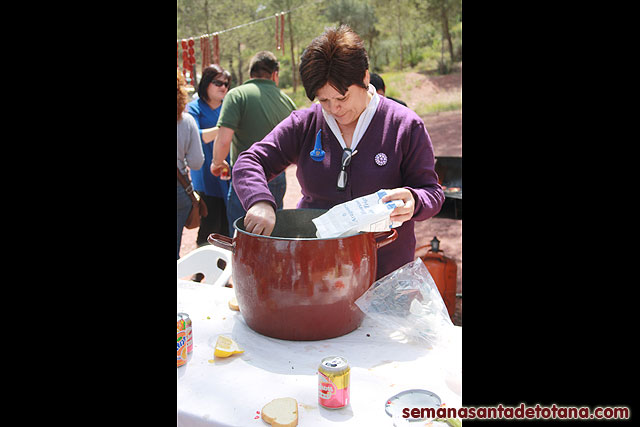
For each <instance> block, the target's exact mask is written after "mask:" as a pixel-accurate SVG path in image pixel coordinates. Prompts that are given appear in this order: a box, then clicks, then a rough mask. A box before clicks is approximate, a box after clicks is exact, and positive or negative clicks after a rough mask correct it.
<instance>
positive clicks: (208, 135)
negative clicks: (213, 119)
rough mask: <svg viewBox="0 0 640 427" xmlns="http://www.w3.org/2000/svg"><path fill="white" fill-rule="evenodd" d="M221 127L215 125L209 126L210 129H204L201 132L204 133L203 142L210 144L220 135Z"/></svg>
mask: <svg viewBox="0 0 640 427" xmlns="http://www.w3.org/2000/svg"><path fill="white" fill-rule="evenodd" d="M219 129H220V128H218V126H214V127H212V128H209V129H202V131H201V133H202V142H204V143H205V144H208V143H210V142H211V141H213V140H214V139H216V136H218V131H219ZM225 157H226V156H225Z"/></svg>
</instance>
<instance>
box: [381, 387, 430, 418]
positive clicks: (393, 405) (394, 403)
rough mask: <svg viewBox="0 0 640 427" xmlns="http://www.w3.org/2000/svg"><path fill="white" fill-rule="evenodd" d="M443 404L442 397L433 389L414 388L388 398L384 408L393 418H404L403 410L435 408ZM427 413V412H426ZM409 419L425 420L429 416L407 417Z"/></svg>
mask: <svg viewBox="0 0 640 427" xmlns="http://www.w3.org/2000/svg"><path fill="white" fill-rule="evenodd" d="M441 404H442V400H441V399H440V397H439V396H438V395H437V394H435V393H434V392H432V391H429V390H421V389H412V390H405V391H402V392H400V393H398V394H396V395H395V396H392V397H390V398H389V399H387V403H386V404H385V407H384V410H385V412H386V413H387V415H389V416H390V417H391V418H403V413H402V410H403V409H405V408H409V411H411V410H412V409H413V408H418V409H422V408H434V409H438V408H439V407H440V405H441ZM425 415H426V413H425ZM405 419H406V420H407V421H424V420H426V419H427V418H426V417H425V418H413V417H409V418H405Z"/></svg>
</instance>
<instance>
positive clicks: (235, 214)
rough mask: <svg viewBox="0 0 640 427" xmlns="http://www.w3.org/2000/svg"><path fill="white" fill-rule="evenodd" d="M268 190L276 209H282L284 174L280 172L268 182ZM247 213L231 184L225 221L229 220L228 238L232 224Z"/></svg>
mask: <svg viewBox="0 0 640 427" xmlns="http://www.w3.org/2000/svg"><path fill="white" fill-rule="evenodd" d="M269 190H270V191H271V194H273V197H274V198H275V199H276V205H278V209H282V206H283V199H284V193H285V192H286V191H287V177H286V174H285V172H282V173H281V174H280V175H278V176H276V177H275V178H273V179H272V180H271V182H269ZM246 213H247V211H245V210H244V208H243V207H242V204H241V203H240V199H238V195H237V194H236V191H235V190H234V188H233V182H232V183H231V185H230V186H229V199H228V203H227V219H228V220H229V236H231V237H233V231H234V228H233V222H234V221H235V220H236V219H238V218H240V217H241V216H244V215H245V214H246Z"/></svg>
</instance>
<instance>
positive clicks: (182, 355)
mask: <svg viewBox="0 0 640 427" xmlns="http://www.w3.org/2000/svg"><path fill="white" fill-rule="evenodd" d="M185 363H187V324H186V322H185V321H184V319H182V317H181V316H180V315H178V366H182V365H184V364H185Z"/></svg>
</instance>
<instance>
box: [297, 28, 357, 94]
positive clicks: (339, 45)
mask: <svg viewBox="0 0 640 427" xmlns="http://www.w3.org/2000/svg"><path fill="white" fill-rule="evenodd" d="M367 69H369V56H368V55H367V51H366V49H365V48H364V43H363V42H362V39H361V38H360V37H359V36H358V35H357V34H356V33H355V32H354V31H353V30H352V29H351V28H350V27H349V26H347V25H340V26H339V27H338V28H326V29H325V32H324V33H323V34H322V35H320V36H318V37H316V38H315V39H313V40H312V41H311V44H310V45H309V46H307V48H306V49H305V50H304V52H302V57H301V58H300V77H301V78H302V85H303V86H304V90H305V92H306V94H307V98H309V100H311V101H313V100H314V99H315V97H316V92H317V91H318V89H320V88H322V87H323V86H324V85H326V84H327V83H329V84H330V85H331V86H333V87H334V88H335V89H336V90H337V91H338V92H340V93H341V94H342V95H344V94H345V93H346V92H347V89H348V88H349V86H351V85H357V86H360V87H362V88H365V89H367V86H365V84H364V82H363V80H364V76H365V72H366V71H367Z"/></svg>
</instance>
